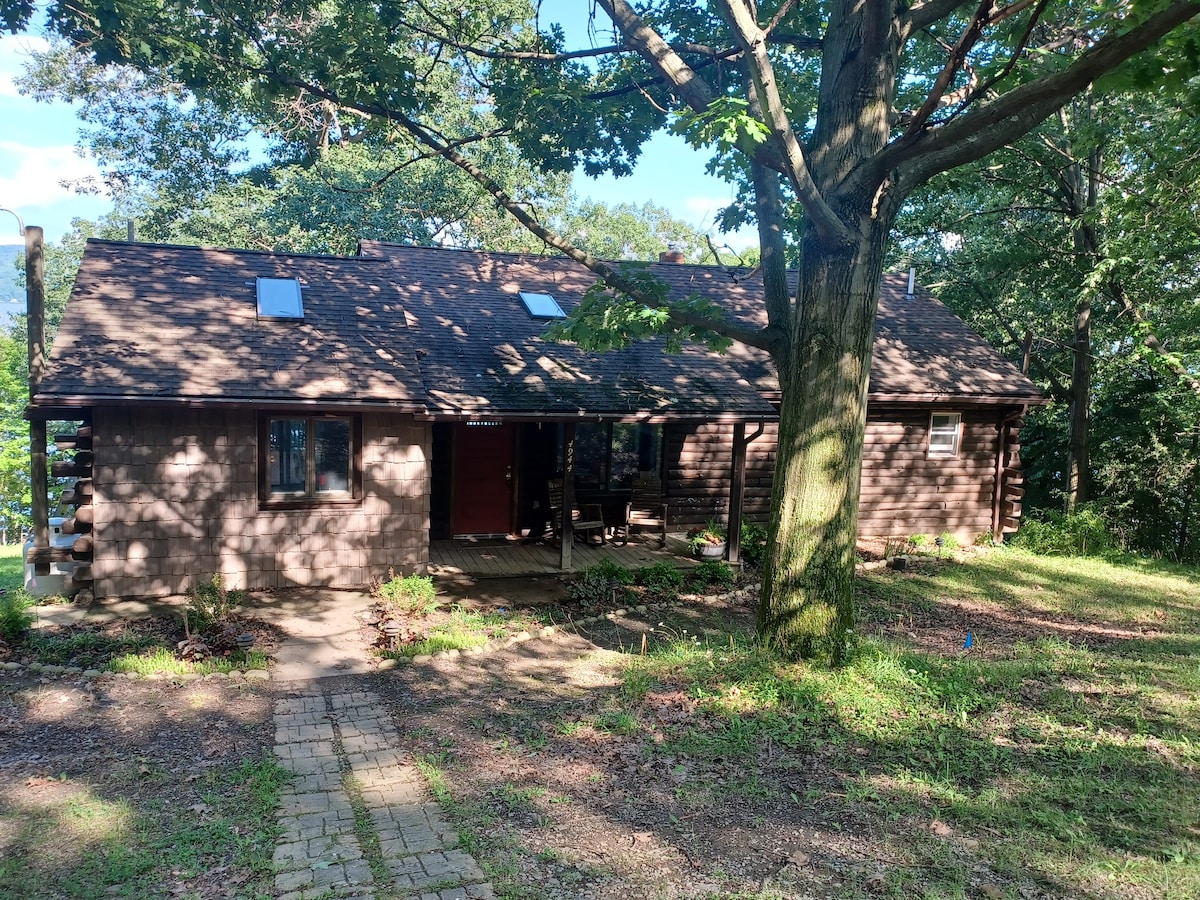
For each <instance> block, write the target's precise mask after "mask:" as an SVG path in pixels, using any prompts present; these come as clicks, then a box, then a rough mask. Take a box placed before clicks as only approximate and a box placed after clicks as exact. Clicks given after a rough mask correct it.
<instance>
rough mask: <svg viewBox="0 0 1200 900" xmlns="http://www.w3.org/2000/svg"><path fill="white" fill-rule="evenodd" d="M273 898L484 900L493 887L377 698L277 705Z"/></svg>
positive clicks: (357, 695)
mask: <svg viewBox="0 0 1200 900" xmlns="http://www.w3.org/2000/svg"><path fill="white" fill-rule="evenodd" d="M275 755H276V756H278V757H279V759H280V761H281V764H282V765H283V767H284V768H285V769H287V770H288V771H289V772H291V773H292V774H293V776H294V780H293V783H292V785H291V788H290V790H289V789H285V792H284V794H283V796H282V798H281V800H280V808H279V821H280V824H281V825H282V826H283V834H282V835H281V836H280V838H279V843H278V845H277V846H276V848H275V869H276V872H277V873H278V874H277V875H276V876H275V893H276V897H277V898H278V900H315V898H322V900H324V898H339V900H385V898H388V900H390V898H397V900H399V898H414V900H490V898H492V897H493V896H494V894H493V892H492V887H491V885H490V884H488V883H487V882H486V880H485V879H484V875H483V872H482V870H480V868H479V866H478V865H477V864H476V862H475V860H474V859H472V858H471V856H470V855H469V854H467V853H465V852H464V851H462V850H460V849H456V847H457V844H458V835H457V834H455V833H454V831H453V830H452V829H451V828H450V826H449V825H448V824H447V823H446V821H445V820H444V819H443V818H442V813H441V810H440V808H439V807H438V805H437V804H436V803H434V802H433V801H431V800H430V799H429V797H428V794H427V792H426V789H425V785H424V779H423V778H422V777H421V774H420V772H418V771H417V769H416V767H415V766H413V765H412V764H411V763H409V762H407V760H406V757H405V755H404V754H403V753H401V752H400V749H399V735H398V734H397V733H396V729H395V728H394V727H393V725H392V723H391V719H390V717H389V716H388V714H387V712H386V711H385V710H384V709H383V706H382V704H381V702H380V700H379V697H378V696H376V695H375V694H373V693H370V692H365V691H355V692H353V693H344V694H333V695H330V696H326V695H325V694H323V693H321V692H319V691H313V692H309V693H305V694H303V695H301V696H300V697H296V698H292V699H287V700H279V701H277V702H276V704H275Z"/></svg>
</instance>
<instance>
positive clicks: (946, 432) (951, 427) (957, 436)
mask: <svg viewBox="0 0 1200 900" xmlns="http://www.w3.org/2000/svg"><path fill="white" fill-rule="evenodd" d="M939 419H941V420H942V421H940V422H939V421H938V420H939ZM946 438H949V439H950V440H949V441H947V440H946ZM961 447H962V413H960V412H931V413H930V414H929V451H928V452H929V455H930V456H936V457H940V458H943V459H948V458H953V457H955V456H958V452H959V450H960V449H961Z"/></svg>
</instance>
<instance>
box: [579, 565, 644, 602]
mask: <svg viewBox="0 0 1200 900" xmlns="http://www.w3.org/2000/svg"><path fill="white" fill-rule="evenodd" d="M630 584H633V573H632V572H631V571H629V570H628V569H627V568H625V567H624V566H622V565H621V564H619V563H615V562H613V561H612V560H611V559H602V560H600V562H598V563H596V565H594V566H589V567H588V568H586V569H584V570H583V572H582V573H581V574H580V576H579V577H578V578H577V579H575V580H574V581H572V582H571V583H570V584H569V585H567V596H568V597H570V598H571V600H573V601H574V602H576V603H578V604H579V605H580V606H583V607H590V606H600V605H601V604H604V603H608V602H609V601H610V600H623V599H625V598H626V597H627V596H628V595H629V591H627V590H626V589H625V587H626V585H630Z"/></svg>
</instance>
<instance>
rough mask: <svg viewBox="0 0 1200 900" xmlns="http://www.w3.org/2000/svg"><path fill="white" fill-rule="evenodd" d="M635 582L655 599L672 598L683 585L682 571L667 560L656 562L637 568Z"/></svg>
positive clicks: (676, 595) (677, 594) (675, 596)
mask: <svg viewBox="0 0 1200 900" xmlns="http://www.w3.org/2000/svg"><path fill="white" fill-rule="evenodd" d="M637 582H638V584H640V585H641V586H642V587H644V588H645V589H646V593H647V594H649V595H650V596H651V597H654V598H655V599H658V600H674V599H675V598H677V597H678V596H679V589H680V588H681V587H683V573H682V572H680V571H679V570H678V569H677V568H675V566H673V565H672V564H671V563H669V562H666V561H663V562H656V563H655V564H654V565H652V566H646V567H645V568H644V569H639V570H638V573H637Z"/></svg>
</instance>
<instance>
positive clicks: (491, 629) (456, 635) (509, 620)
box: [382, 604, 540, 658]
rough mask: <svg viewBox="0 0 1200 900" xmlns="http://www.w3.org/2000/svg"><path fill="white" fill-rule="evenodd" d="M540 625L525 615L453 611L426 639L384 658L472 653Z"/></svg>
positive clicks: (386, 651) (469, 610) (407, 644)
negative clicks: (450, 652)
mask: <svg viewBox="0 0 1200 900" xmlns="http://www.w3.org/2000/svg"><path fill="white" fill-rule="evenodd" d="M539 624H540V623H539V621H538V620H537V619H536V618H534V617H532V616H527V615H525V614H521V613H519V614H517V615H515V616H514V615H507V614H505V613H499V612H490V611H486V610H475V609H467V608H466V607H464V606H459V605H457V604H456V605H455V606H453V607H451V609H450V611H449V615H448V618H447V619H446V620H445V621H442V622H439V623H438V624H435V625H432V626H430V628H429V631H428V633H427V634H426V635H425V637H423V638H421V639H420V640H417V641H411V642H408V643H404V644H401V645H400V646H399V647H398V648H397V649H395V650H385V651H383V654H382V655H383V656H385V657H392V658H396V657H405V656H410V657H411V656H418V655H421V654H432V653H438V652H441V651H443V650H473V649H475V648H476V647H482V646H484V645H485V644H487V643H488V641H491V640H495V639H498V638H503V637H507V636H508V635H509V634H514V633H516V632H518V631H522V630H524V629H527V628H533V627H537V626H538V625H539Z"/></svg>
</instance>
